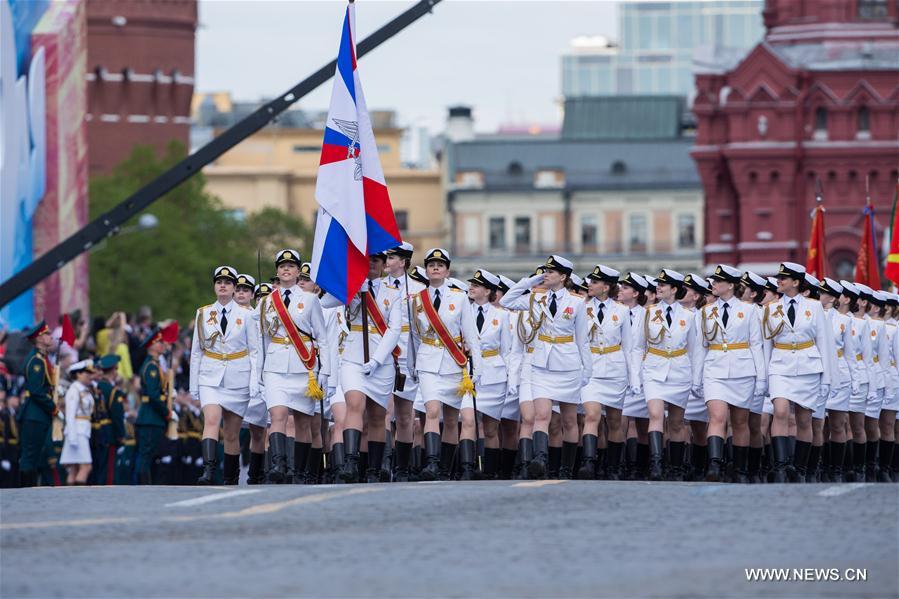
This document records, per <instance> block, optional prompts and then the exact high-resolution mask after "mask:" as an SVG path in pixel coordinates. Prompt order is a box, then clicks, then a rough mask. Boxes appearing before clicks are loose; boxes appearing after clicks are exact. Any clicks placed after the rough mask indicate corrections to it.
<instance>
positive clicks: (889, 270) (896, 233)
mask: <svg viewBox="0 0 899 599" xmlns="http://www.w3.org/2000/svg"><path fill="white" fill-rule="evenodd" d="M897 202H899V179H897V180H896V191H895V193H894V194H893V218H891V219H890V253H889V255H887V265H886V268H885V269H884V271H883V274H884V276H885V277H886V278H888V279H889V280H891V281H892V282H893V283H894V284H895V285H899V226H897V224H896V216H897V214H896V203H897Z"/></svg>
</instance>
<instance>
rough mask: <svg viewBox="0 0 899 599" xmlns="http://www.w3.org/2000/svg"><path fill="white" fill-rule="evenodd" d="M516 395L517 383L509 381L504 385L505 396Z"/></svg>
mask: <svg viewBox="0 0 899 599" xmlns="http://www.w3.org/2000/svg"><path fill="white" fill-rule="evenodd" d="M515 395H518V384H517V383H509V385H508V386H507V387H506V397H513V396H515Z"/></svg>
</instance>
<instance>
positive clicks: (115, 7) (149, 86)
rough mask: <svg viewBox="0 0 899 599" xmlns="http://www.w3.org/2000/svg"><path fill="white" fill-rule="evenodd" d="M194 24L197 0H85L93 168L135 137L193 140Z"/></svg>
mask: <svg viewBox="0 0 899 599" xmlns="http://www.w3.org/2000/svg"><path fill="white" fill-rule="evenodd" d="M196 28H197V1H196V0H141V1H139V2H135V1H134V0H88V2H87V38H88V42H87V71H88V73H87V93H88V116H87V118H88V132H87V136H88V160H89V164H90V167H89V168H90V173H91V174H97V173H107V172H109V171H110V170H112V168H113V167H115V166H116V165H117V164H118V163H119V162H121V161H122V160H124V159H125V158H126V157H127V156H128V155H129V154H130V153H131V149H132V147H133V146H134V145H135V144H138V143H140V144H150V145H152V146H154V147H155V148H157V151H160V150H162V149H164V148H165V146H166V145H167V144H168V143H169V142H170V141H171V140H173V139H177V140H179V141H181V142H182V143H183V144H184V145H185V147H187V146H188V144H189V138H190V101H191V97H192V95H193V90H194V33H195V31H196Z"/></svg>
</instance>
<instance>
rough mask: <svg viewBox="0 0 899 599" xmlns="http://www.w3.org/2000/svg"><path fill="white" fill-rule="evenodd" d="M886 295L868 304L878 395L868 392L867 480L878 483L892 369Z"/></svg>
mask: <svg viewBox="0 0 899 599" xmlns="http://www.w3.org/2000/svg"><path fill="white" fill-rule="evenodd" d="M886 300H887V297H886V294H885V293H884V292H883V291H879V290H877V291H873V292H872V293H871V300H869V302H868V316H867V318H868V326H869V328H870V331H871V332H870V335H871V347H872V350H873V353H874V357H873V360H874V367H873V370H874V372H875V373H876V377H877V391H876V393H873V392H872V390H871V388H870V387H869V388H868V402H867V404H866V405H865V438H866V443H865V445H866V451H865V480H866V481H867V482H876V481H877V479H878V468H877V450H878V447H879V445H880V411H881V408H882V406H883V400H884V397H886V393H887V382H888V379H889V368H890V343H889V337H888V335H887V331H886V328H887V326H886V323H885V322H884V313H885V312H886Z"/></svg>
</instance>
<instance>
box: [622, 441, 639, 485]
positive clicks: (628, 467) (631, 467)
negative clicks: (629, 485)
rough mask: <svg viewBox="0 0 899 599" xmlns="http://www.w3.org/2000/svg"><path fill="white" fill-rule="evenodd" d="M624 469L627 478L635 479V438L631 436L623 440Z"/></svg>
mask: <svg viewBox="0 0 899 599" xmlns="http://www.w3.org/2000/svg"><path fill="white" fill-rule="evenodd" d="M624 451H625V453H624V469H625V478H626V479H627V480H637V453H638V452H637V438H636V437H631V438H629V439H626V440H625V442H624Z"/></svg>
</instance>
